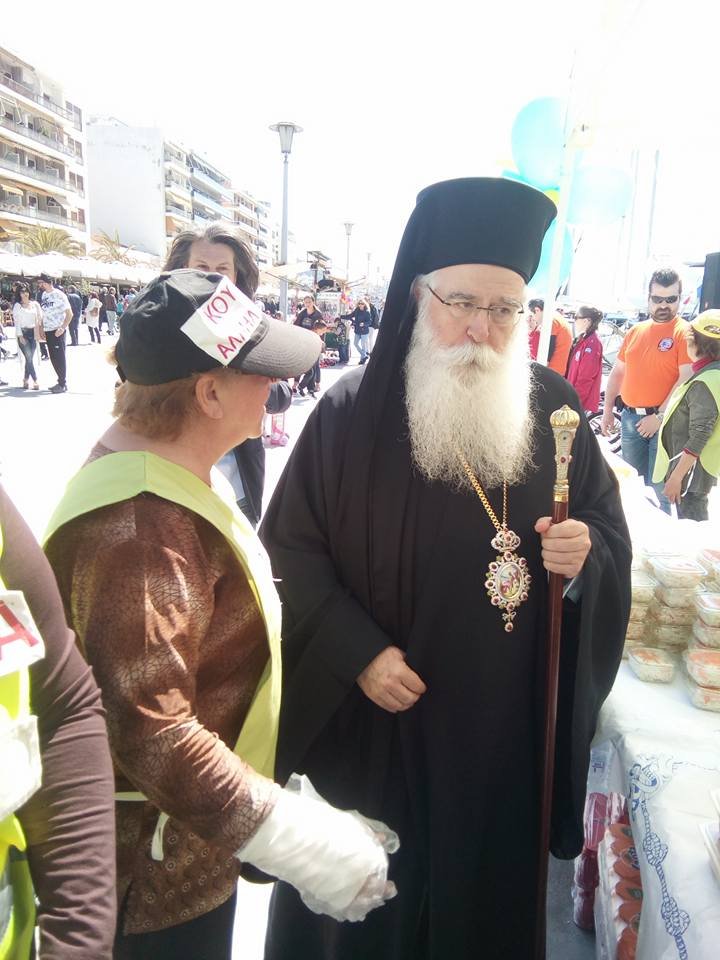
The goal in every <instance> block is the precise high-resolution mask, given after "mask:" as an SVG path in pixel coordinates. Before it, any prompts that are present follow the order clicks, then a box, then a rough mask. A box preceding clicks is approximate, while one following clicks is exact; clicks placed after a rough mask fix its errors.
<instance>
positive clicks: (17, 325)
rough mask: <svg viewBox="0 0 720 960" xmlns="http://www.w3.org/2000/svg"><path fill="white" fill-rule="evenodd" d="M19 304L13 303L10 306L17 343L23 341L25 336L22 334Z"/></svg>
mask: <svg viewBox="0 0 720 960" xmlns="http://www.w3.org/2000/svg"><path fill="white" fill-rule="evenodd" d="M19 306H20V304H18V303H14V304H13V308H12V315H13V321H14V322H15V336H16V337H17V341H18V343H24V342H25V337H23V335H22V324H21V323H20V310H19V309H18V308H19Z"/></svg>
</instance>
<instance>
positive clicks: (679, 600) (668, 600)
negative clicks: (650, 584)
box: [655, 586, 699, 609]
mask: <svg viewBox="0 0 720 960" xmlns="http://www.w3.org/2000/svg"><path fill="white" fill-rule="evenodd" d="M698 589H699V588H698V587H661V586H657V587H655V599H656V600H658V601H659V602H660V603H664V604H665V605H666V606H667V607H690V609H693V600H694V599H695V597H696V596H697V593H698Z"/></svg>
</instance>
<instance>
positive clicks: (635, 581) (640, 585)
mask: <svg viewBox="0 0 720 960" xmlns="http://www.w3.org/2000/svg"><path fill="white" fill-rule="evenodd" d="M631 576H632V605H631V607H630V622H629V623H628V627H627V632H626V633H625V649H624V651H623V657H627V656H628V654H629V653H630V651H631V650H633V649H635V648H636V647H641V646H643V644H644V642H645V628H646V625H647V619H648V606H649V604H650V601H651V600H652V599H653V596H654V594H655V587H656V586H657V581H656V580H655V578H654V577H652V576H651V575H650V574H649V573H648V572H647V570H645V569H642V568H641V567H633V571H632V575H631Z"/></svg>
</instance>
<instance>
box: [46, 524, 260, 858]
mask: <svg viewBox="0 0 720 960" xmlns="http://www.w3.org/2000/svg"><path fill="white" fill-rule="evenodd" d="M163 517H164V519H166V518H165V516H164V515H163ZM100 520H101V518H98V526H97V527H91V528H89V530H88V532H87V533H86V534H85V536H87V537H92V538H93V539H94V538H95V537H98V543H101V542H102V536H103V534H102V525H101V523H100ZM138 522H143V523H144V527H143V530H144V533H145V536H146V539H139V538H133V539H129V540H126V541H124V542H119V543H113V544H111V545H108V546H106V547H105V548H104V549H99V550H97V551H95V550H94V549H93V554H92V560H91V559H90V557H89V555H88V556H86V555H85V554H83V556H82V557H81V558H80V559H79V560H78V562H77V563H76V574H75V576H74V579H73V586H72V599H71V603H72V619H73V625H74V627H75V629H76V630H77V633H78V638H79V640H80V643H81V646H82V648H83V650H84V652H85V655H86V657H87V659H88V661H89V663H90V664H91V665H92V667H93V669H94V671H95V675H96V677H97V679H98V683H99V685H100V688H101V690H102V692H103V700H104V702H105V708H106V710H107V724H108V734H109V737H110V745H111V748H112V751H113V757H114V760H115V763H116V766H117V767H118V768H119V769H120V770H121V771H122V773H123V775H124V776H125V777H126V778H127V779H128V780H129V781H130V782H131V783H132V784H133V785H134V787H135V788H136V789H137V790H138V791H140V792H141V793H143V794H145V796H146V797H147V798H148V800H149V801H150V802H151V803H152V804H154V805H155V806H156V807H157V808H158V809H159V810H162V811H163V812H164V813H166V814H168V815H169V816H171V817H173V818H174V819H177V820H179V821H180V822H181V823H183V824H186V825H187V826H189V827H190V829H191V830H193V831H194V832H195V833H197V834H198V835H199V836H201V837H203V838H204V839H206V840H208V841H210V842H211V843H216V844H219V845H222V846H225V847H227V848H228V849H229V850H231V851H233V850H237V849H239V847H240V846H242V844H243V843H244V842H245V841H246V840H247V839H248V838H249V836H250V835H251V834H252V832H253V831H254V829H255V828H256V827H257V825H258V824H259V823H260V822H261V821H262V820H263V819H264V817H265V816H266V815H267V814H268V813H269V811H270V809H271V808H272V805H273V802H274V791H275V786H274V784H273V782H272V781H271V780H268V779H267V778H266V777H263V776H261V775H260V774H259V773H257V772H256V771H255V770H253V769H252V768H251V767H250V766H249V765H248V764H247V763H245V761H244V760H242V759H241V758H240V757H238V756H237V755H236V754H235V753H233V751H232V749H231V748H230V747H228V746H227V745H226V744H225V743H224V742H223V741H222V740H221V739H219V738H218V737H217V736H216V735H215V734H214V733H213V732H212V731H210V730H208V729H207V728H206V727H205V726H203V724H202V723H200V721H199V720H198V718H197V704H196V680H197V668H198V663H199V659H200V651H201V649H202V648H203V646H204V644H205V642H206V634H207V629H208V623H209V622H210V619H211V617H212V614H213V609H214V604H215V593H214V589H213V584H212V583H210V582H209V573H208V564H207V559H206V558H205V555H204V553H203V551H202V546H201V544H200V542H199V540H198V538H197V534H196V533H195V531H194V528H192V527H191V526H190V525H189V524H190V521H185V519H184V518H183V517H182V516H181V517H180V519H179V523H180V525H181V526H180V529H179V531H176V534H177V535H176V536H175V535H172V534H171V533H168V532H167V531H166V530H165V529H163V527H162V526H160V525H159V524H158V525H153V524H152V522H149V521H148V519H147V517H146V518H145V520H142V518H141V519H140V520H139V521H138ZM173 544H174V545H175V548H174V547H173ZM179 544H181V545H182V546H178V545H179ZM59 548H60V547H59V546H55V547H54V548H53V549H54V550H57V549H59ZM118 580H120V581H121V582H122V584H123V597H122V602H120V603H118V598H117V594H116V592H115V591H114V590H112V589H111V588H109V587H108V584H111V583H113V582H116V581H118Z"/></svg>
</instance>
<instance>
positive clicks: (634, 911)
mask: <svg viewBox="0 0 720 960" xmlns="http://www.w3.org/2000/svg"><path fill="white" fill-rule="evenodd" d="M618 916H619V917H620V919H621V920H623V921H624V922H625V923H627V924H630V925H631V926H633V925H637V926H639V925H640V905H639V904H638V902H637V901H635V902H628V901H627V900H623V902H622V903H621V904H620V906H619V907H618Z"/></svg>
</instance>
